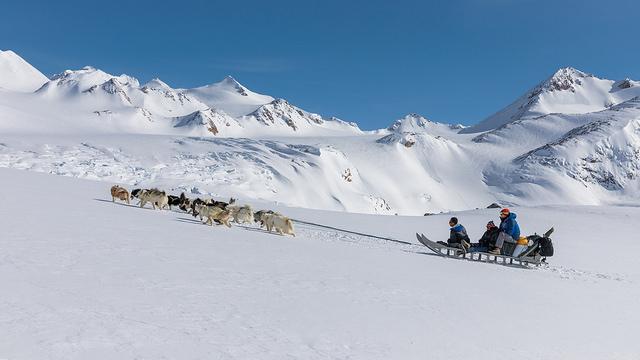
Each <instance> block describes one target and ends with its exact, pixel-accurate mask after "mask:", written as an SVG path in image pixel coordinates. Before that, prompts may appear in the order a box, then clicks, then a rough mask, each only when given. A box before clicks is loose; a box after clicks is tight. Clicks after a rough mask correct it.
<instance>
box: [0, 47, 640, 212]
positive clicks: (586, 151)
mask: <svg viewBox="0 0 640 360" xmlns="http://www.w3.org/2000/svg"><path fill="white" fill-rule="evenodd" d="M6 53H7V52H3V53H2V54H6ZM4 56H5V57H7V56H8V58H11V59H13V60H11V61H12V64H19V66H13V65H12V67H11V68H12V69H22V70H20V71H17V72H15V73H21V74H28V73H30V70H29V69H32V67H31V66H30V65H28V63H26V62H25V61H24V60H22V59H20V58H19V56H17V55H15V54H13V53H11V54H10V56H9V55H4ZM16 59H18V60H16ZM25 64H26V65H25ZM5 68H7V67H6V66H5ZM34 71H36V72H37V70H35V69H34ZM31 73H32V75H33V71H31ZM38 73H39V72H38ZM36 75H37V74H36ZM37 78H38V76H26V75H25V76H22V75H21V76H18V77H15V76H14V77H12V78H3V81H4V83H6V84H8V83H9V80H6V79H11V81H10V82H11V85H10V86H5V87H4V88H3V89H2V90H1V91H0V131H1V133H2V138H0V166H4V167H17V168H27V169H33V170H38V171H44V172H49V173H55V174H60V175H68V176H77V177H84V178H91V179H103V180H109V181H118V182H125V183H130V184H136V185H138V186H147V185H149V186H155V185H157V186H163V187H167V188H169V189H175V190H180V191H187V192H189V191H192V192H194V193H198V194H200V193H208V194H212V195H221V196H222V195H224V196H232V195H233V196H240V197H250V198H254V199H261V200H268V201H278V202H280V203H284V204H288V205H294V206H302V207H313V208H322V209H332V210H342V211H349V212H364V213H380V214H396V213H398V214H413V215H415V214H424V213H427V212H429V213H433V212H439V211H449V210H459V209H469V208H477V207H484V206H486V205H488V204H490V203H492V202H500V203H503V204H509V205H518V204H520V205H540V204H556V203H563V204H604V203H620V202H631V203H640V191H639V190H640V173H639V171H638V167H639V166H638V163H639V161H640V158H639V156H638V154H639V153H640V140H639V138H638V131H640V130H638V128H639V125H638V121H640V120H639V119H640V110H638V102H639V100H638V97H637V94H638V93H639V92H640V90H639V89H640V84H639V83H638V82H636V81H633V80H629V79H624V80H621V81H612V80H605V79H599V78H597V77H595V76H593V75H588V74H586V73H583V72H580V71H578V70H575V69H571V68H565V69H560V70H559V71H557V72H556V73H555V74H554V75H553V76H552V77H551V78H549V79H547V80H545V81H543V82H542V83H541V84H540V85H538V86H536V87H535V88H534V89H533V90H531V91H530V92H529V93H527V94H526V95H525V96H523V97H521V98H520V99H518V100H517V101H516V102H514V103H513V104H512V105H510V106H509V107H507V108H506V109H504V110H502V111H500V112H498V113H497V114H496V115H494V116H492V117H490V118H489V119H487V120H485V121H484V122H482V123H480V124H478V125H476V126H473V127H471V128H465V127H464V126H462V125H451V124H443V123H438V122H435V121H431V120H428V119H427V118H425V117H423V116H421V115H418V114H409V115H406V116H405V117H403V118H401V119H398V120H396V121H394V122H392V123H391V125H390V126H389V127H387V128H385V129H379V130H374V131H361V130H360V129H359V128H358V126H357V125H356V124H355V123H351V122H346V121H343V120H340V119H337V118H334V117H324V116H322V115H319V114H314V113H312V112H309V111H305V110H303V109H301V108H299V107H296V106H295V105H293V104H291V103H289V102H288V101H286V100H284V99H279V98H274V97H271V96H268V95H262V94H258V93H256V92H253V91H251V90H249V89H248V88H246V87H245V86H243V85H241V84H240V83H238V82H237V81H236V80H235V79H233V78H231V77H227V78H225V79H224V80H222V81H221V82H218V83H214V84H211V85H207V86H203V87H199V88H195V89H175V88H172V87H171V86H170V85H168V84H166V83H165V82H163V81H162V80H160V79H153V80H151V81H149V82H147V83H146V84H143V85H140V82H139V81H138V80H137V79H135V78H133V77H131V76H128V75H124V74H123V75H119V76H114V75H111V74H109V73H106V72H104V71H101V70H99V69H95V68H92V67H85V68H82V69H80V70H66V71H64V72H62V73H60V74H57V75H55V76H53V77H52V78H51V79H49V80H46V79H45V80H43V81H41V80H42V79H41V80H38V81H35V80H34V79H37ZM20 79H26V80H23V82H21V81H22V80H20ZM34 84H38V85H37V86H36V85H34ZM26 89H31V91H25V90H26ZM481 130H482V132H480V133H478V131H481ZM149 135H155V136H149Z"/></svg>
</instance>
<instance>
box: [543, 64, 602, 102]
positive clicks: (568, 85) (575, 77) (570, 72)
mask: <svg viewBox="0 0 640 360" xmlns="http://www.w3.org/2000/svg"><path fill="white" fill-rule="evenodd" d="M587 77H593V75H590V74H587V73H584V72H582V71H580V70H577V69H575V68H572V67H563V68H560V69H558V71H556V72H555V73H554V74H553V75H552V76H551V77H550V78H549V79H547V80H546V81H545V82H543V83H542V84H541V85H540V86H539V91H533V92H532V96H537V95H538V94H540V92H542V90H547V91H565V90H569V91H572V92H575V91H576V86H579V85H582V79H584V78H587Z"/></svg>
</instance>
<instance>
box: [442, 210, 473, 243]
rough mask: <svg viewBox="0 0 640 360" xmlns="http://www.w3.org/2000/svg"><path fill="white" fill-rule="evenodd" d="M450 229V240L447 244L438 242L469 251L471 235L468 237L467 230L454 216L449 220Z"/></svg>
mask: <svg viewBox="0 0 640 360" xmlns="http://www.w3.org/2000/svg"><path fill="white" fill-rule="evenodd" d="M449 227H450V229H449V239H448V240H447V242H446V243H445V242H444V241H438V243H440V244H442V245H445V246H449V247H458V248H464V249H465V250H468V249H469V247H470V243H471V239H469V235H467V229H465V228H464V226H462V224H460V223H458V218H457V217H455V216H454V217H452V218H451V219H449Z"/></svg>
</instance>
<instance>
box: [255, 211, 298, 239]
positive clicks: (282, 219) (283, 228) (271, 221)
mask: <svg viewBox="0 0 640 360" xmlns="http://www.w3.org/2000/svg"><path fill="white" fill-rule="evenodd" d="M261 220H262V221H263V222H264V225H265V226H266V227H267V231H268V232H271V229H274V230H275V231H276V232H277V233H278V234H280V235H284V234H289V235H292V236H294V237H295V236H296V234H295V232H294V230H293V221H292V220H291V219H289V218H288V217H286V216H283V215H280V214H268V213H263V214H262V219H261Z"/></svg>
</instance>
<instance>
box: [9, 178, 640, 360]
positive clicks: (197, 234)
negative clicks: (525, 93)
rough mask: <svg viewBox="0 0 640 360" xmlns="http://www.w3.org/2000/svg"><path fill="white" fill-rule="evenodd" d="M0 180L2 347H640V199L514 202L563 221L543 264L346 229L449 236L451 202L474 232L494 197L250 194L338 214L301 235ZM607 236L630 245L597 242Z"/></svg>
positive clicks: (110, 354) (529, 353)
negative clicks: (415, 208)
mask: <svg viewBox="0 0 640 360" xmlns="http://www.w3.org/2000/svg"><path fill="white" fill-rule="evenodd" d="M0 182H1V184H2V186H1V187H0V197H1V198H2V199H3V201H2V205H0V218H2V220H3V224H4V226H3V234H2V236H1V237H0V248H1V249H2V251H1V252H0V259H1V261H0V267H1V269H2V271H0V284H2V285H0V286H1V289H0V291H1V292H2V294H3V296H2V300H0V321H1V322H2V324H3V326H0V356H1V357H4V358H8V359H25V360H28V359H45V358H46V359H65V360H69V359H89V358H90V359H96V360H99V359H116V358H117V359H141V358H145V359H146V358H151V359H160V358H174V359H175V358H179V359H203V358H207V359H249V358H251V359H285V358H295V359H310V360H312V359H367V360H371V359H424V358H425V357H428V358H432V359H453V360H455V359H469V358H473V359H479V360H482V359H496V358H499V359H505V358H518V359H584V360H588V359H635V358H638V357H639V356H640V345H639V344H638V342H637V341H635V336H636V333H635V329H636V324H637V323H638V321H640V313H638V311H636V310H637V299H638V298H639V297H640V287H638V286H637V283H638V281H640V271H639V269H638V266H637V256H636V254H637V253H638V252H639V251H640V243H638V241H636V239H635V238H633V237H629V236H627V234H633V233H637V232H638V231H639V230H640V229H639V228H638V225H637V223H636V222H634V221H632V219H634V218H637V217H638V216H640V210H639V209H638V208H636V207H544V208H516V209H515V211H517V212H518V214H519V219H520V220H521V224H522V226H523V231H524V232H527V233H531V232H534V231H538V232H541V231H544V230H546V229H547V228H548V227H549V226H551V225H555V226H556V229H557V231H556V233H555V237H554V239H555V245H556V252H557V255H556V256H555V257H553V258H552V259H550V261H551V265H550V266H549V267H546V268H540V269H537V270H522V269H516V268H508V267H502V266H494V265H488V264H478V263H471V262H468V261H457V260H451V259H442V258H438V257H436V256H431V255H429V254H428V253H427V252H425V250H426V249H425V248H423V247H421V246H417V245H405V244H401V243H396V242H393V241H386V240H383V239H379V238H372V237H367V236H362V235H357V234H354V233H353V232H348V231H356V232H362V233H366V234H372V235H376V236H380V237H384V238H391V239H398V240H405V241H409V242H414V237H413V232H415V231H421V232H424V233H425V234H427V236H430V237H432V238H434V239H442V238H444V237H445V236H446V235H447V232H448V229H447V225H446V222H447V219H448V218H449V216H451V215H457V216H458V217H459V218H460V219H461V220H462V221H463V223H464V224H465V225H466V226H467V228H468V229H469V231H470V234H471V235H472V237H473V238H476V237H478V236H479V235H480V229H482V227H483V224H484V223H485V222H486V221H487V220H488V219H492V218H493V219H495V217H496V215H497V214H496V213H495V210H478V211H469V212H462V213H455V214H445V215H441V216H438V215H435V216H430V217H401V216H386V217H380V216H372V215H357V214H348V213H336V212H326V211H313V210H305V209H298V208H285V207H281V206H274V205H273V204H266V203H255V202H254V203H253V204H254V207H255V208H264V207H266V208H275V209H278V210H280V211H281V212H283V213H285V214H287V215H289V216H291V217H293V218H296V219H299V220H304V221H307V222H309V223H315V224H319V225H329V226H332V227H334V228H338V229H342V230H334V229H327V228H324V227H322V226H318V225H312V224H303V223H300V222H298V223H296V231H297V236H296V237H295V238H293V237H282V236H277V235H273V234H267V233H265V232H264V231H261V230H259V229H257V228H256V227H254V226H234V227H233V228H231V229H226V228H221V227H213V228H212V227H209V226H205V225H200V224H199V223H198V222H194V221H193V220H192V218H191V217H190V216H187V215H185V214H183V213H180V212H169V211H152V210H150V209H139V208H137V207H135V206H126V205H122V204H113V203H112V202H111V199H110V196H109V194H108V189H109V187H110V186H111V183H104V182H92V181H86V180H79V179H72V178H65V177H56V176H52V175H45V174H37V173H33V172H25V171H17V170H10V169H0ZM240 201H241V202H244V201H246V200H245V199H240ZM602 224H615V226H602ZM344 230H348V231H344ZM611 238H615V239H616V248H618V249H624V251H604V252H603V249H605V248H606V247H605V246H603V241H604V240H605V239H611Z"/></svg>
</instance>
